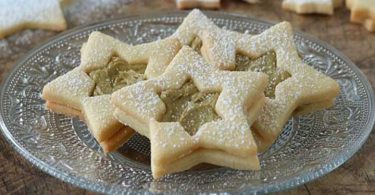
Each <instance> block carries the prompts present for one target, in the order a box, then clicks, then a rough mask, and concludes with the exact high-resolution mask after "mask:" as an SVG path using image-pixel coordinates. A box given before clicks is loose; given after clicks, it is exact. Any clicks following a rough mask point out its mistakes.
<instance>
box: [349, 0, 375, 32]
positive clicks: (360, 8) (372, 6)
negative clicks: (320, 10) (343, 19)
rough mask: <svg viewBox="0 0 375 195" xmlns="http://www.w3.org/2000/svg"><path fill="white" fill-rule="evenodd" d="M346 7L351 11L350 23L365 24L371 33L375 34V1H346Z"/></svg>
mask: <svg viewBox="0 0 375 195" xmlns="http://www.w3.org/2000/svg"><path fill="white" fill-rule="evenodd" d="M346 6H347V7H348V8H349V9H350V10H351V14H350V21H352V22H354V23H359V24H363V25H364V26H365V28H366V29H367V30H368V31H370V32H375V1H373V0H346Z"/></svg>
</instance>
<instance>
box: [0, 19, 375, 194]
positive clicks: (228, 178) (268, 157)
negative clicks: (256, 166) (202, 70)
mask: <svg viewBox="0 0 375 195" xmlns="http://www.w3.org/2000/svg"><path fill="white" fill-rule="evenodd" d="M185 15H186V12H175V13H164V14H156V15H149V16H136V17H127V18H123V19H116V20H111V21H107V22H103V23H98V24H94V25H91V26H86V27H80V28H76V29H73V30H71V31H68V32H66V33H63V34H61V35H60V36H58V37H56V38H55V39H53V40H51V41H49V42H48V43H46V44H44V45H42V46H41V47H39V48H37V49H34V50H33V51H31V52H30V53H29V54H28V55H27V56H26V57H25V58H24V59H23V60H21V61H19V62H18V64H17V65H16V66H15V67H14V69H13V71H12V72H11V74H10V75H9V77H8V79H7V80H6V81H5V83H4V85H3V87H2V91H1V96H0V98H1V104H0V106H1V107H0V114H1V118H0V119H1V120H0V125H1V127H2V132H3V134H4V135H5V137H6V138H7V139H8V140H9V142H10V143H12V145H13V146H14V147H15V148H16V149H17V151H18V152H20V153H21V154H22V155H23V156H25V158H27V159H28V160H29V161H31V162H32V163H33V164H34V165H36V166H37V167H39V168H40V169H42V170H43V171H45V172H47V173H49V174H51V175H53V176H55V177H57V178H60V179H62V180H64V181H66V182H69V183H72V184H74V185H77V186H80V187H82V188H86V189H89V190H92V191H97V192H103V193H111V194H112V193H126V192H133V193H136V192H139V193H143V192H185V193H198V192H200V193H202V192H246V193H250V192H272V191H278V190H282V189H287V188H291V187H294V186H297V185H300V184H303V183H305V182H308V181H311V180H313V179H315V178H318V177H320V176H322V175H324V174H326V173H328V172H330V171H332V170H333V169H335V168H336V167H338V166H339V165H341V164H342V163H344V162H345V161H346V160H347V159H348V158H350V157H351V156H352V155H353V154H354V153H355V152H356V151H357V150H358V149H359V148H360V147H361V146H362V144H363V143H364V142H365V140H366V138H367V137H368V135H369V134H370V132H371V130H372V127H373V124H374V119H375V117H374V110H375V109H374V93H373V91H372V88H371V86H370V84H369V82H368V81H367V80H366V78H365V76H364V75H363V74H362V73H361V72H360V71H359V69H358V68H357V67H356V66H355V65H354V64H353V63H352V62H351V61H350V60H349V59H348V58H347V57H345V56H344V55H342V54H341V53H340V52H338V51H337V50H335V49H334V48H332V47H330V46H328V45H327V44H325V43H323V42H321V41H319V40H316V39H314V38H312V37H310V36H307V35H305V34H302V33H299V32H297V33H296V35H295V42H296V44H297V46H298V50H299V53H300V55H301V57H302V58H303V59H304V61H305V62H306V63H308V64H309V65H311V66H313V67H314V68H316V69H317V70H319V71H321V72H323V73H324V74H327V75H329V76H330V77H332V78H334V79H336V80H337V81H338V83H339V84H340V86H341V93H340V96H339V97H338V98H337V101H336V103H335V106H334V107H332V108H330V109H327V110H323V111H319V112H315V113H313V114H308V115H304V116H302V117H295V118H292V119H291V120H290V121H289V122H288V124H286V126H285V128H284V130H283V132H282V134H281V135H280V137H279V138H278V140H277V142H276V143H275V144H274V145H273V146H272V148H271V149H270V150H268V151H267V152H265V153H263V154H261V155H260V159H261V166H262V170H261V171H239V170H232V169H227V168H222V167H215V166H210V165H200V166H197V167H195V168H194V169H193V170H189V171H186V172H182V173H177V174H173V175H170V176H167V177H165V178H163V179H161V180H158V181H155V180H153V179H152V176H151V171H150V167H149V156H150V150H149V142H148V140H147V139H146V138H144V137H142V136H139V135H137V136H134V137H133V138H132V139H131V140H130V141H129V143H127V144H126V145H125V146H123V147H122V148H121V149H120V150H119V151H118V152H115V153H113V154H110V155H108V156H105V155H103V153H102V152H101V150H100V147H99V145H98V143H97V142H96V141H95V139H93V137H92V136H91V135H90V133H89V131H88V129H87V127H86V126H85V125H84V124H83V123H82V122H81V121H79V120H78V119H72V118H69V117H65V116H63V115H58V114H54V113H52V112H49V111H46V110H45V109H44V101H43V100H42V98H41V90H42V88H43V86H44V85H45V84H46V83H47V82H49V81H51V80H53V79H55V78H56V77H57V76H59V75H62V74H64V73H66V72H67V71H69V70H71V69H73V68H74V67H75V66H78V65H79V63H80V52H79V50H80V48H81V45H82V43H84V42H85V41H86V40H87V38H88V35H89V34H90V32H92V31H102V32H104V33H106V34H109V35H111V36H114V37H116V38H118V39H120V40H122V41H125V42H127V43H132V44H139V43H144V42H150V41H154V40H157V39H161V38H164V37H167V36H169V35H170V34H172V33H173V32H174V31H175V29H176V28H177V27H178V25H179V24H180V23H181V21H182V20H183V18H184V16H185ZM207 15H208V16H210V17H212V19H213V21H214V22H215V23H216V24H217V25H219V26H221V27H224V28H227V29H231V30H235V31H239V32H245V33H254V34H257V33H260V32H262V31H263V30H265V29H267V28H268V27H270V26H271V25H272V24H270V23H266V22H262V21H258V20H255V19H251V18H245V17H241V16H234V15H226V14H223V13H218V12H207Z"/></svg>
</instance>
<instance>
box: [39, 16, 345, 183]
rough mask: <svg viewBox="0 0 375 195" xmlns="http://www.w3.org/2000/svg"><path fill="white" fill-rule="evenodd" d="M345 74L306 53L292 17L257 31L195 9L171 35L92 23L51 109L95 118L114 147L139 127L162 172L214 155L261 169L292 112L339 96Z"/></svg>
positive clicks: (49, 89) (52, 96)
mask: <svg viewBox="0 0 375 195" xmlns="http://www.w3.org/2000/svg"><path fill="white" fill-rule="evenodd" d="M338 94H339V86H338V84H337V83H336V82H335V81H334V80H333V79H331V78H330V77H327V76H325V75H324V74H322V73H320V72H318V71H316V70H314V69H313V68H312V67H310V66H308V65H306V64H305V63H303V62H302V60H301V59H300V57H299V55H298V53H297V51H296V48H295V45H294V42H293V33H292V29H291V26H290V24H289V23H287V22H282V23H279V24H277V25H275V26H273V27H271V28H269V29H268V30H265V31H264V32H262V33H261V34H257V35H249V34H241V33H238V32H233V31H229V30H225V29H221V28H219V27H217V26H216V25H215V24H214V23H213V22H212V21H210V20H209V19H208V18H207V17H206V16H205V15H204V14H202V13H201V12H200V11H199V10H193V11H192V12H190V14H189V15H188V16H187V17H186V18H185V19H184V21H183V22H182V24H181V25H180V27H179V28H178V29H177V30H176V32H175V33H174V34H173V35H172V36H170V37H168V38H165V39H163V40H158V41H155V42H151V43H145V44H141V45H135V46H132V45H128V44H126V43H123V42H121V41H119V40H116V39H114V38H112V37H110V36H107V35H105V34H102V33H100V32H93V33H92V34H91V35H90V37H89V38H88V41H87V42H86V43H85V44H84V45H83V46H82V49H81V64H80V65H79V66H78V67H77V68H75V69H73V70H71V71H70V72H68V73H66V74H65V75H62V76H60V77H58V78H56V79H55V80H53V81H52V82H50V83H48V84H47V85H46V86H45V87H44V89H43V98H44V99H45V100H46V106H47V108H48V109H50V110H52V111H54V112H57V113H62V114H66V115H70V116H78V117H80V118H81V119H82V120H84V121H85V122H86V124H87V125H88V127H89V129H90V131H91V133H92V135H93V136H94V137H95V138H96V140H97V141H98V142H99V143H100V145H101V146H102V148H103V150H104V151H105V152H111V151H114V150H116V149H117V148H119V147H120V146H121V145H122V144H124V143H126V142H127V141H128V140H129V138H131V137H132V136H133V135H134V134H135V133H139V134H141V135H143V136H146V137H147V138H149V140H150V142H151V168H152V174H153V176H154V178H159V177H162V176H164V175H166V174H170V173H174V172H180V171H184V170H187V169H190V168H191V167H193V166H195V165H197V164H199V163H210V164H214V165H219V166H224V167H230V168H233V169H241V170H257V169H260V165H259V160H258V157H257V154H258V153H259V152H262V151H264V150H266V149H267V148H269V147H270V146H271V145H272V143H273V142H274V141H275V140H276V139H277V137H278V135H279V134H280V132H281V131H282V129H283V126H284V124H285V123H286V122H287V121H288V120H289V118H290V117H292V116H293V115H300V114H305V113H310V112H314V111H317V110H321V109H324V108H327V107H330V106H332V105H333V104H334V101H335V98H336V96H337V95H338Z"/></svg>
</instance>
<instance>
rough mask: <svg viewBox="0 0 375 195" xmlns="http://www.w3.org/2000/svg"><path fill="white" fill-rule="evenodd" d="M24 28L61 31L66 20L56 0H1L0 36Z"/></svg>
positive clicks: (64, 26)
mask: <svg viewBox="0 0 375 195" xmlns="http://www.w3.org/2000/svg"><path fill="white" fill-rule="evenodd" d="M25 28H41V29H47V30H55V31H62V30H65V29H66V22H65V19H64V15H63V12H62V10H61V8H60V4H59V1H58V0H44V1H38V0H1V1H0V38H3V37H5V36H7V35H10V34H12V33H14V32H16V31H19V30H22V29H25Z"/></svg>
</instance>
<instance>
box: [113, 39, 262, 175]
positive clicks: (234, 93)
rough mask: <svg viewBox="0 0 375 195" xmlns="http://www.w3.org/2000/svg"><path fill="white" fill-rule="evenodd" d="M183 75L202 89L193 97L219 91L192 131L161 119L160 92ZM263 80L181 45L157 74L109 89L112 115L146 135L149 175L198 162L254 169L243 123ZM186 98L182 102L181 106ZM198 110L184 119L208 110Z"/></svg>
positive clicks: (257, 101) (257, 105)
mask: <svg viewBox="0 0 375 195" xmlns="http://www.w3.org/2000/svg"><path fill="white" fill-rule="evenodd" d="M189 81H190V82H192V83H193V84H194V85H195V86H196V88H197V89H198V91H199V93H204V94H205V95H203V97H201V98H203V99H201V98H199V99H200V100H199V101H198V102H202V101H204V96H208V95H209V93H218V94H219V96H218V98H217V102H216V103H215V104H214V108H213V109H214V110H215V112H216V114H217V115H218V117H217V118H216V119H214V120H210V121H209V122H208V121H207V122H206V123H203V124H201V126H200V127H199V128H198V130H197V131H196V133H195V134H193V135H191V134H189V133H188V132H186V130H187V129H186V128H187V127H189V125H188V126H184V124H183V122H181V121H180V122H175V120H172V121H167V122H162V121H163V117H164V115H166V114H167V113H168V108H169V107H170V106H169V105H167V104H169V103H167V102H163V101H162V99H163V94H164V92H165V91H171V90H172V91H175V90H179V89H181V88H182V87H183V86H184V85H185V84H186V83H187V82H189ZM266 83H267V76H266V75H265V74H263V73H255V72H230V71H222V70H220V69H218V68H217V66H215V65H211V64H209V63H207V62H206V61H204V60H203V58H202V57H201V56H200V55H199V54H198V53H196V52H195V51H194V50H193V49H192V48H190V47H188V46H184V47H183V48H182V49H181V50H180V51H179V52H178V54H177V55H176V57H175V58H174V59H173V61H172V62H171V64H170V65H169V66H168V68H167V70H166V71H165V73H164V74H162V75H161V76H160V77H157V78H153V79H150V80H147V81H142V82H139V83H136V84H134V85H131V86H128V87H125V88H123V89H120V90H119V91H116V92H115V93H113V94H112V102H113V104H114V105H115V108H116V109H115V112H114V115H115V117H116V118H117V119H118V120H119V121H121V122H122V123H124V124H128V125H129V126H130V127H132V128H133V129H135V130H136V131H138V132H139V133H140V134H142V135H145V136H147V137H148V138H149V139H150V141H151V168H152V173H153V176H154V177H155V178H159V177H161V176H163V175H165V174H168V173H173V172H178V171H183V170H186V169H189V168H191V167H192V166H194V165H196V164H199V163H203V162H207V163H211V164H216V165H221V166H226V167H231V168H236V169H244V170H251V169H259V161H258V158H257V146H256V144H255V141H254V139H253V136H252V133H251V131H250V126H249V124H251V123H252V121H254V120H255V118H256V116H257V113H258V112H259V111H260V110H261V107H262V105H263V100H264V94H263V90H264V88H265V86H266ZM184 93H185V92H184ZM170 98H172V103H173V102H174V101H179V100H178V99H175V98H176V97H175V96H173V95H172V97H170ZM192 104H193V103H192V102H190V103H188V104H187V105H186V106H187V108H188V107H190V106H191V105H192ZM205 108H206V107H205ZM172 109H173V108H172ZM174 109H180V107H179V106H178V107H177V108H174ZM192 109H194V108H192ZM206 109H207V108H206ZM201 111H202V112H198V113H201V114H197V115H198V116H196V117H198V118H197V119H194V120H193V118H194V116H191V117H193V118H191V121H190V120H189V121H188V124H189V123H190V125H193V124H195V122H194V121H195V120H199V119H201V118H205V117H207V116H208V114H207V112H205V111H203V110H201ZM202 113H205V114H202ZM174 114H176V113H172V118H173V116H174ZM187 114H189V113H187ZM249 116H251V117H249ZM183 126H184V127H186V128H184V127H183Z"/></svg>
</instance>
